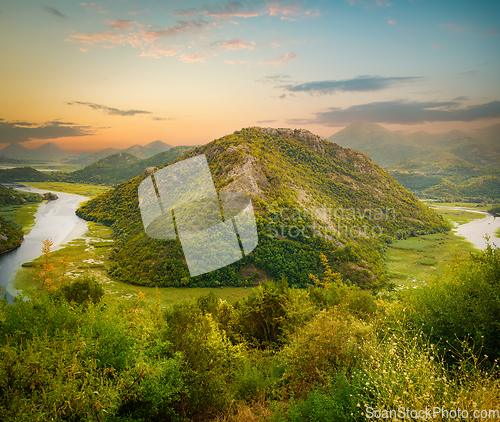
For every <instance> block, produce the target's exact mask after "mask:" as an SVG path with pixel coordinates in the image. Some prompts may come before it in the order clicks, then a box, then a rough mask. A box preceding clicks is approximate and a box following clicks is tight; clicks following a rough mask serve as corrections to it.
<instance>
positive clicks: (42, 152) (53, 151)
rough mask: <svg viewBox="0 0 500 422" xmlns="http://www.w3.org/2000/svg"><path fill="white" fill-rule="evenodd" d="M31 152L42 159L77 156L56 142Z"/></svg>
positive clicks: (48, 143)
mask: <svg viewBox="0 0 500 422" xmlns="http://www.w3.org/2000/svg"><path fill="white" fill-rule="evenodd" d="M31 152H32V153H33V154H34V155H35V156H36V157H41V158H67V157H72V156H74V155H75V154H74V153H72V152H70V151H66V150H65V149H63V148H61V147H60V146H59V145H57V144H55V143H54V142H47V143H45V144H43V145H41V146H39V147H37V148H34V149H32V150H31Z"/></svg>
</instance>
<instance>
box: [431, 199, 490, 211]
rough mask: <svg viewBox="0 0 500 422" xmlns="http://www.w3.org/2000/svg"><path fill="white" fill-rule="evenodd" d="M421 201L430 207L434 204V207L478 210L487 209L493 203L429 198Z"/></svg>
mask: <svg viewBox="0 0 500 422" xmlns="http://www.w3.org/2000/svg"><path fill="white" fill-rule="evenodd" d="M422 202H423V203H424V204H426V205H429V206H430V207H432V206H436V207H461V208H468V209H470V210H478V211H488V210H489V209H490V208H491V207H492V206H493V204H488V203H485V202H483V203H481V204H476V203H472V202H434V201H431V200H422Z"/></svg>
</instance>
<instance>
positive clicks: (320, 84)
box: [279, 76, 424, 95]
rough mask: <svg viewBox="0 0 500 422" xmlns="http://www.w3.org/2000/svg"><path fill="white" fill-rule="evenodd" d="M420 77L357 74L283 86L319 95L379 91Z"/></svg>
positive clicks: (418, 79) (287, 88) (293, 90)
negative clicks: (348, 77) (385, 76)
mask: <svg viewBox="0 0 500 422" xmlns="http://www.w3.org/2000/svg"><path fill="white" fill-rule="evenodd" d="M422 79H424V78H421V77H414V76H411V77H394V78H381V77H379V76H358V77H356V78H353V79H343V80H328V81H315V82H305V83H302V84H298V85H284V86H280V87H279V88H283V89H285V90H286V91H289V92H309V93H311V94H312V93H315V94H320V95H325V94H333V93H336V92H356V91H360V92H367V91H380V90H383V89H387V88H389V87H391V86H393V85H398V84H405V83H413V82H418V81H420V80H422Z"/></svg>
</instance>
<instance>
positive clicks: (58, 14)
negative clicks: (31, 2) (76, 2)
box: [42, 6, 68, 19]
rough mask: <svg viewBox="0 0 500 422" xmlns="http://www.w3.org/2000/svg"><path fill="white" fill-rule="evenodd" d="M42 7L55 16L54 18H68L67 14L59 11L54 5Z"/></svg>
mask: <svg viewBox="0 0 500 422" xmlns="http://www.w3.org/2000/svg"><path fill="white" fill-rule="evenodd" d="M42 9H43V10H45V11H46V12H47V13H50V14H51V15H52V16H55V17H56V18H59V19H68V16H66V15H65V14H64V13H63V12H61V11H60V10H57V9H56V8H54V7H50V6H42Z"/></svg>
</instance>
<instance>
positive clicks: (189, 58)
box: [180, 51, 207, 63]
mask: <svg viewBox="0 0 500 422" xmlns="http://www.w3.org/2000/svg"><path fill="white" fill-rule="evenodd" d="M206 57H207V53H206V52H205V51H201V52H199V53H194V54H181V57H180V59H181V61H183V62H186V63H204V62H205V59H206Z"/></svg>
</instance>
